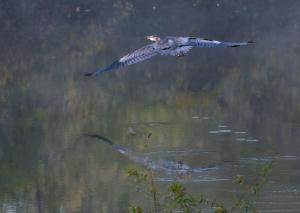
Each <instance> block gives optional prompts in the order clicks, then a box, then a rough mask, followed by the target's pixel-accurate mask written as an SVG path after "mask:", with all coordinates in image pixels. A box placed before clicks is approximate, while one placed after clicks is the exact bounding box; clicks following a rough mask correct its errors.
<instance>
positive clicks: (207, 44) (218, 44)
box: [186, 38, 253, 48]
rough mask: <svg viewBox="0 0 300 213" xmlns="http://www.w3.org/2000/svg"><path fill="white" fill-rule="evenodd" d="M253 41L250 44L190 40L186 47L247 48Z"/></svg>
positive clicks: (201, 39)
mask: <svg viewBox="0 0 300 213" xmlns="http://www.w3.org/2000/svg"><path fill="white" fill-rule="evenodd" d="M250 43H253V42H252V41H248V42H224V41H216V40H209V39H203V38H189V41H188V42H187V44H186V46H193V47H200V48H222V47H238V46H245V45H248V44H250Z"/></svg>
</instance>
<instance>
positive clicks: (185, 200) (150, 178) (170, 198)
mask: <svg viewBox="0 0 300 213" xmlns="http://www.w3.org/2000/svg"><path fill="white" fill-rule="evenodd" d="M274 162H275V160H272V161H270V162H267V163H266V164H264V165H263V166H262V168H261V169H260V171H258V173H257V174H256V176H255V177H254V179H248V178H247V177H245V176H243V175H239V174H238V175H236V177H235V179H233V183H236V184H238V185H239V186H241V187H242V189H243V190H242V196H241V195H239V196H238V197H237V199H236V201H235V202H234V204H233V206H232V207H225V205H224V204H223V202H219V201H216V200H211V199H208V198H206V197H205V195H203V194H199V195H197V196H193V195H191V194H190V193H189V192H188V191H187V189H186V187H185V186H184V184H182V183H178V182H176V181H174V182H172V183H171V184H169V185H168V186H167V187H166V188H167V190H166V192H164V193H162V192H161V191H158V187H157V186H156V185H155V183H154V172H153V171H152V170H150V169H149V170H148V173H145V172H140V171H138V170H136V169H129V170H127V176H128V177H130V178H133V180H134V182H135V183H136V187H137V188H139V187H140V185H141V184H146V186H147V188H148V193H149V194H150V195H151V197H152V202H153V206H152V208H151V209H150V210H149V209H147V211H146V212H155V213H157V212H170V213H171V212H184V213H190V212H202V210H203V209H204V208H206V209H207V208H209V209H212V211H213V212H214V213H228V212H241V213H249V212H252V213H256V212H258V210H257V208H256V206H255V200H256V199H257V198H258V195H259V192H261V190H262V188H263V186H264V185H265V184H266V183H267V182H268V175H269V174H270V172H271V171H272V168H273V165H274ZM129 212H132V213H142V212H144V210H143V208H142V207H139V206H134V205H132V206H130V207H129Z"/></svg>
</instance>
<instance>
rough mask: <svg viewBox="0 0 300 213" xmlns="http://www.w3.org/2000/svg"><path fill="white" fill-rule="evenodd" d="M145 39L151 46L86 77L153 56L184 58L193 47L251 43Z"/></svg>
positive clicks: (188, 39)
mask: <svg viewBox="0 0 300 213" xmlns="http://www.w3.org/2000/svg"><path fill="white" fill-rule="evenodd" d="M146 38H147V39H149V40H151V41H153V43H152V44H148V45H146V46H144V47H142V48H140V49H138V50H135V51H134V52H132V53H129V54H127V55H125V56H123V57H122V58H120V59H119V60H116V61H114V62H113V63H112V64H110V65H108V66H107V67H105V68H101V69H98V70H96V71H95V72H93V73H86V74H85V75H86V76H96V75H98V74H100V73H103V72H108V71H111V70H114V69H120V68H123V67H126V66H129V65H132V64H136V63H139V62H141V61H144V60H146V59H149V58H151V57H153V56H155V55H158V54H159V55H163V56H177V57H182V56H185V55H186V54H187V53H188V52H189V51H190V50H191V49H192V48H193V47H199V48H225V47H239V46H245V45H248V44H250V43H253V41H247V42H224V41H216V40H209V39H204V38H195V37H172V36H167V37H165V38H163V39H162V38H160V37H158V36H154V35H151V36H147V37H146Z"/></svg>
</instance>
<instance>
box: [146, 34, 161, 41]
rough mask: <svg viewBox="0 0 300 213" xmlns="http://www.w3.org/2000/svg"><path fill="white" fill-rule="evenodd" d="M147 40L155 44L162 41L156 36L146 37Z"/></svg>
mask: <svg viewBox="0 0 300 213" xmlns="http://www.w3.org/2000/svg"><path fill="white" fill-rule="evenodd" d="M146 38H147V39H149V40H150V41H155V42H156V41H159V40H160V38H159V37H158V36H155V35H150V36H146Z"/></svg>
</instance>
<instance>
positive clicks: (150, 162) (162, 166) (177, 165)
mask: <svg viewBox="0 0 300 213" xmlns="http://www.w3.org/2000/svg"><path fill="white" fill-rule="evenodd" d="M85 135H86V136H89V137H92V138H97V139H99V140H101V141H103V142H105V143H108V144H110V145H111V146H112V147H113V148H114V149H115V150H116V151H117V152H119V153H121V154H122V155H125V156H127V157H128V158H129V159H131V160H133V161H134V162H136V163H138V164H141V165H143V166H145V167H147V168H148V169H152V170H155V171H165V172H177V173H189V172H191V171H192V170H191V168H190V167H189V166H188V165H186V164H185V163H183V162H182V161H170V160H154V159H151V158H149V157H148V156H146V155H143V154H140V153H136V152H133V151H131V150H129V149H127V148H125V147H123V146H121V145H118V144H115V143H113V142H112V141H111V140H109V139H107V138H105V137H103V136H101V135H98V134H85Z"/></svg>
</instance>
